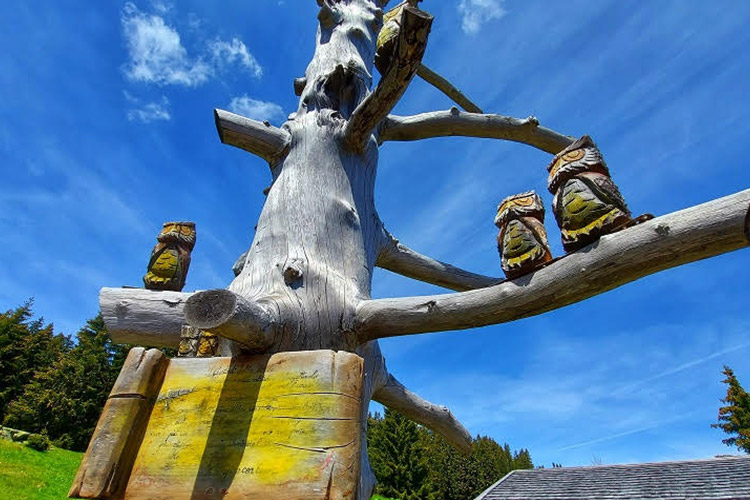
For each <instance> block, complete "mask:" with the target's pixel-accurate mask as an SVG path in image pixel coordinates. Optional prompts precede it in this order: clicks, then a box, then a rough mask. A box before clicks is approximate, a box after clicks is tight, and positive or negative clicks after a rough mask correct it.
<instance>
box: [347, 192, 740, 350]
mask: <svg viewBox="0 0 750 500" xmlns="http://www.w3.org/2000/svg"><path fill="white" fill-rule="evenodd" d="M749 212H750V189H748V190H745V191H741V192H739V193H736V194H733V195H730V196H727V197H724V198H720V199H718V200H713V201H710V202H707V203H704V204H701V205H697V206H694V207H690V208H687V209H685V210H681V211H678V212H674V213H672V214H668V215H664V216H662V217H658V218H656V219H653V220H651V221H649V222H646V223H643V224H641V225H639V226H635V227H632V228H629V229H626V230H624V231H621V232H618V233H614V234H611V235H607V236H604V237H602V238H601V239H600V240H598V241H597V242H595V243H593V244H591V245H589V246H587V247H584V248H583V249H581V250H579V251H578V252H575V253H573V254H570V255H568V256H566V257H565V258H563V259H561V260H559V261H557V262H555V263H553V264H551V265H549V266H548V267H545V268H543V269H541V270H539V271H537V272H535V273H532V274H528V275H526V276H522V277H520V278H517V279H515V280H512V281H506V282H503V283H502V284H499V285H496V286H492V287H489V288H484V289H480V290H472V291H468V292H460V293H455V294H447V295H432V296H425V297H409V298H397V299H378V300H367V301H363V302H361V303H360V305H359V307H358V309H357V313H356V314H357V315H356V324H355V329H356V332H357V335H358V339H359V340H360V341H362V342H365V341H368V340H372V339H377V338H383V337H392V336H397V335H409V334H414V333H424V332H436V331H445V330H460V329H465V328H473V327H478V326H485V325H491V324H496V323H504V322H508V321H513V320H516V319H521V318H527V317H529V316H535V315H537V314H541V313H544V312H547V311H551V310H553V309H558V308H560V307H563V306H566V305H568V304H572V303H574V302H578V301H581V300H583V299H587V298H589V297H592V296H594V295H598V294H600V293H603V292H606V291H607V290H611V289H613V288H616V287H618V286H621V285H623V284H625V283H629V282H631V281H635V280H637V279H638V278H642V277H644V276H648V275H649V274H653V273H656V272H658V271H662V270H664V269H669V268H671V267H675V266H679V265H682V264H687V263H688V262H693V261H696V260H700V259H705V258H707V257H713V256H715V255H719V254H722V253H725V252H730V251H733V250H737V249H740V248H743V247H747V246H748V244H749V243H750V239H749V238H748V231H750V230H749V229H748V225H750V215H748V213H749Z"/></svg>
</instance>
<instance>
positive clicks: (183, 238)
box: [143, 222, 196, 291]
mask: <svg viewBox="0 0 750 500" xmlns="http://www.w3.org/2000/svg"><path fill="white" fill-rule="evenodd" d="M195 236H196V235H195V223H193V222H165V223H164V227H162V230H161V233H159V236H157V237H156V240H157V241H158V243H157V244H156V246H154V249H153V250H152V251H151V259H150V260H149V262H148V270H147V272H146V275H145V276H144V277H143V284H144V285H145V286H146V288H148V289H149V290H175V291H180V290H182V287H183V286H185V278H186V277H187V272H188V268H189V267H190V252H192V251H193V247H195Z"/></svg>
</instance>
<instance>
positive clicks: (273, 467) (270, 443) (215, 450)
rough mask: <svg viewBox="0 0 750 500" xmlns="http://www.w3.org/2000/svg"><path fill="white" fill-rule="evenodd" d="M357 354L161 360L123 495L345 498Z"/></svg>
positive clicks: (350, 484) (354, 434)
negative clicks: (161, 373)
mask: <svg viewBox="0 0 750 500" xmlns="http://www.w3.org/2000/svg"><path fill="white" fill-rule="evenodd" d="M363 376H364V372H363V362H362V359H361V358H360V357H359V356H357V355H355V354H351V353H345V352H339V353H336V352H333V351H329V350H318V351H306V352H294V353H278V354H274V355H256V356H239V357H234V358H206V359H200V358H185V359H173V360H171V362H170V365H169V368H168V370H167V373H166V376H165V377H164V383H163V385H162V387H161V390H160V392H159V395H158V397H157V400H156V404H155V406H154V409H153V412H152V413H151V418H150V421H149V424H148V429H147V432H146V436H145V438H144V440H143V444H142V446H141V448H140V451H139V453H138V456H137V458H136V461H135V465H134V466H133V472H132V475H131V478H130V482H129V484H128V488H127V492H126V495H125V499H126V500H130V499H133V500H136V499H137V500H144V499H148V500H203V499H206V500H208V499H215V498H223V499H227V500H233V499H242V500H282V499H283V500H302V499H305V500H315V499H320V500H353V499H354V498H355V495H356V493H357V484H358V477H359V467H360V447H361V441H360V439H361V433H360V429H361V424H362V422H361V411H360V407H361V402H362V401H361V400H362V380H363Z"/></svg>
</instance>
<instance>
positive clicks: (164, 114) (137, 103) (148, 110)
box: [125, 92, 172, 123]
mask: <svg viewBox="0 0 750 500" xmlns="http://www.w3.org/2000/svg"><path fill="white" fill-rule="evenodd" d="M125 99H127V101H128V102H129V103H131V104H132V105H133V107H132V108H130V109H128V113H127V115H128V120H130V121H131V122H132V121H139V122H142V123H149V122H153V121H157V120H171V119H172V115H170V113H169V99H167V98H166V96H162V98H161V101H158V102H147V103H143V102H141V100H140V99H137V98H135V97H133V96H131V95H130V94H128V93H127V92H125Z"/></svg>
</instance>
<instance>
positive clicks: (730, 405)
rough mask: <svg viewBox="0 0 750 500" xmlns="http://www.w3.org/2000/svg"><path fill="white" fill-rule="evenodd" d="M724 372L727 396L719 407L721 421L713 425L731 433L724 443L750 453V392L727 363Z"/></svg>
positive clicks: (723, 440)
mask: <svg viewBox="0 0 750 500" xmlns="http://www.w3.org/2000/svg"><path fill="white" fill-rule="evenodd" d="M722 373H723V374H724V375H725V376H726V378H725V379H724V380H723V382H724V383H725V384H727V396H726V398H724V399H722V400H721V402H722V403H725V405H724V406H722V407H721V408H719V422H718V423H716V424H711V427H713V428H718V429H721V430H723V431H724V432H725V433H727V434H729V436H730V437H728V438H727V439H722V440H721V442H722V443H724V444H725V445H727V446H736V447H737V448H739V449H740V450H743V451H744V452H745V453H750V394H748V393H747V392H746V391H745V389H743V388H742V386H741V385H740V382H739V380H737V377H736V376H735V375H734V372H733V371H732V369H731V368H729V367H728V366H726V365H725V366H724V371H723V372H722Z"/></svg>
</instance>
